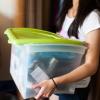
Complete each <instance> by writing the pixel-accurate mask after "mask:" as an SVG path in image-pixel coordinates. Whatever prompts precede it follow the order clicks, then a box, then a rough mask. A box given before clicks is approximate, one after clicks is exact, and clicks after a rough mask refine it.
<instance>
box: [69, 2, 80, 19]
mask: <svg viewBox="0 0 100 100" xmlns="http://www.w3.org/2000/svg"><path fill="white" fill-rule="evenodd" d="M78 4H79V0H73V6H72V8H71V9H69V11H68V16H69V17H75V16H76V14H77V9H78Z"/></svg>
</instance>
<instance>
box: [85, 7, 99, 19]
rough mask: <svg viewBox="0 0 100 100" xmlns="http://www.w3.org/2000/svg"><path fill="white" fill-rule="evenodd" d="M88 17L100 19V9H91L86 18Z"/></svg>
mask: <svg viewBox="0 0 100 100" xmlns="http://www.w3.org/2000/svg"><path fill="white" fill-rule="evenodd" d="M88 18H92V19H94V18H99V19H100V11H99V10H97V9H95V10H93V11H91V13H90V14H89V15H88V16H87V18H86V19H88Z"/></svg>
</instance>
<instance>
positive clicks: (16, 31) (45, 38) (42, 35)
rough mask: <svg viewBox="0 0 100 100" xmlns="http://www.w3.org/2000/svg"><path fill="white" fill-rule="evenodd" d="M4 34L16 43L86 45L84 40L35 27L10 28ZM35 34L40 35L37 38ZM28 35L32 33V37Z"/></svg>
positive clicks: (9, 41)
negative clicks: (69, 37)
mask: <svg viewBox="0 0 100 100" xmlns="http://www.w3.org/2000/svg"><path fill="white" fill-rule="evenodd" d="M29 33H30V34H29ZM4 34H6V35H7V37H8V43H10V44H15V45H24V44H73V45H83V46H85V42H84V41H80V40H73V39H65V38H62V37H61V36H58V35H57V34H55V33H53V32H49V31H45V30H41V29H35V28H8V29H6V30H5V32H4ZM34 34H35V35H38V37H37V38H35V37H36V36H35V35H34ZM21 35H23V36H24V37H21ZM28 35H30V37H28ZM34 36H35V37H34ZM32 37H33V38H32Z"/></svg>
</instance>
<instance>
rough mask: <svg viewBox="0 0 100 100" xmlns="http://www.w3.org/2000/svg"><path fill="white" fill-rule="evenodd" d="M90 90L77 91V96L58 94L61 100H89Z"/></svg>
mask: <svg viewBox="0 0 100 100" xmlns="http://www.w3.org/2000/svg"><path fill="white" fill-rule="evenodd" d="M88 92H89V88H83V89H76V90H75V94H57V95H58V96H59V100H87V97H88Z"/></svg>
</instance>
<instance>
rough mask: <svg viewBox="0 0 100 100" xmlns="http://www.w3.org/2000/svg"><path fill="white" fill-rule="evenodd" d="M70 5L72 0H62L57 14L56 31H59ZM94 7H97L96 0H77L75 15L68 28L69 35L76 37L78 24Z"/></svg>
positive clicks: (79, 24)
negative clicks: (60, 8)
mask: <svg viewBox="0 0 100 100" xmlns="http://www.w3.org/2000/svg"><path fill="white" fill-rule="evenodd" d="M72 6H73V5H72V0H64V1H63V4H62V10H61V11H60V13H59V14H58V16H57V21H56V31H57V32H59V31H60V30H61V28H62V25H63V22H64V19H65V16H66V14H67V13H68V10H69V9H70V8H71V7H72ZM94 9H97V5H96V0H79V6H78V11H77V15H76V17H75V19H74V21H73V22H72V24H71V25H70V27H69V29H68V35H69V37H70V36H75V37H76V38H78V27H79V26H80V27H81V25H82V24H83V21H84V20H85V18H86V17H87V16H88V15H89V14H90V12H91V11H93V10H94ZM66 34H67V33H66Z"/></svg>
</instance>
